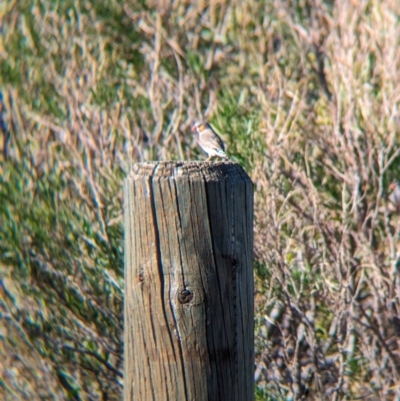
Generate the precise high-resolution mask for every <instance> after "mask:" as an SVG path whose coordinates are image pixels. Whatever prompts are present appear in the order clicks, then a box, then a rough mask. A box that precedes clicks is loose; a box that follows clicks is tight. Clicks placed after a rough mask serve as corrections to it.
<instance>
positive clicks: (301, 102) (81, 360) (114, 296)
mask: <svg viewBox="0 0 400 401" xmlns="http://www.w3.org/2000/svg"><path fill="white" fill-rule="evenodd" d="M399 18H400V2H398V0H386V1H378V0H365V1H357V0H353V1H334V0H325V1H323V0H230V1H228V0H213V1H210V2H206V1H202V0H199V1H185V0H176V1H169V0H160V1H147V2H146V1H144V0H142V1H138V0H127V1H125V0H124V1H123V0H105V1H103V2H100V1H96V2H94V1H79V0H78V1H77V0H74V1H72V0H54V1H52V0H4V1H3V2H2V3H1V5H0V29H1V37H0V85H1V98H0V132H1V133H0V136H1V141H0V147H1V155H0V160H1V164H0V169H1V170H0V171H1V174H0V255H1V259H0V278H1V281H0V312H1V323H0V360H2V363H1V365H0V372H1V378H0V397H1V398H2V399H4V400H21V399H30V400H32V401H33V400H66V399H72V400H117V399H120V397H121V390H122V350H123V344H122V337H121V333H122V314H121V313H122V305H123V259H122V257H123V249H122V239H123V227H122V222H121V197H122V193H121V181H122V180H123V178H124V177H125V176H126V174H127V173H128V171H129V166H130V165H131V163H132V162H137V161H143V160H167V159H184V160H193V159H201V158H203V155H202V154H201V152H200V151H199V150H198V147H197V145H196V141H195V139H194V138H193V137H192V135H191V133H190V129H189V128H190V124H191V123H192V121H193V120H195V119H198V118H199V117H206V118H209V119H210V120H211V122H212V123H213V124H214V126H215V127H216V128H217V129H218V130H219V132H220V133H221V135H222V137H223V138H224V140H225V141H226V143H227V145H228V152H229V154H230V155H231V156H232V158H233V159H234V160H236V161H238V162H239V163H241V164H242V165H243V167H244V168H245V169H246V170H247V172H248V173H249V174H250V175H251V177H252V179H253V182H254V183H255V186H256V192H255V199H256V216H255V217H256V220H255V241H256V245H255V255H256V261H255V269H256V281H257V284H256V305H257V311H256V339H257V340H256V354H257V355H256V369H255V377H256V398H257V400H286V399H288V400H289V399H295V400H300V399H310V400H325V399H326V400H339V399H347V400H355V399H368V400H395V399H399V397H400V387H399V376H400V358H399V350H400V337H399V336H400V302H399V295H400V292H399V291H400V277H399V273H400V256H399V254H400V253H399V220H398V215H397V214H396V213H394V212H393V210H392V209H393V207H392V205H391V204H390V202H389V201H388V185H389V183H390V182H391V181H393V180H394V179H396V178H399V177H400V157H399V154H400V150H399V144H400V135H399V128H400V114H399V110H398V108H399V98H400V74H399V67H400V43H399V40H400V39H399V38H400V21H399Z"/></svg>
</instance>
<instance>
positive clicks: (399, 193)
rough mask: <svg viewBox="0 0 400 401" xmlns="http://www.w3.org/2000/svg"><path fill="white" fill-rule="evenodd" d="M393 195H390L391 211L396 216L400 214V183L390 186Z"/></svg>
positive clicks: (396, 182)
mask: <svg viewBox="0 0 400 401" xmlns="http://www.w3.org/2000/svg"><path fill="white" fill-rule="evenodd" d="M389 189H390V190H391V193H390V195H389V202H390V204H391V205H390V211H391V212H392V213H395V214H400V183H399V182H398V181H394V182H392V183H391V184H390V185H389Z"/></svg>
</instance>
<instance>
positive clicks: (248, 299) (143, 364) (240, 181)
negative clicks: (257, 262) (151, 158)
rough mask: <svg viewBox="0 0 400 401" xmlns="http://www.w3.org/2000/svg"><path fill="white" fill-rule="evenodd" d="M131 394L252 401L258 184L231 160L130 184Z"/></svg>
mask: <svg viewBox="0 0 400 401" xmlns="http://www.w3.org/2000/svg"><path fill="white" fill-rule="evenodd" d="M124 215H125V334H124V336H125V362H124V363H125V367H124V369H125V371H124V382H125V386H124V387H125V389H124V400H125V401H142V400H143V401H150V400H157V401H164V400H173V401H181V400H182V401H184V400H191V401H205V400H216V401H217V400H221V401H225V400H226V401H228V400H229V401H235V400H237V401H250V400H253V397H254V395H253V393H254V388H253V365H254V322H253V320H254V316H253V306H254V302H253V269H252V258H253V255H252V252H253V185H252V183H251V180H250V178H249V177H248V176H247V174H246V173H245V172H244V170H243V169H242V168H241V167H240V166H239V165H238V164H235V163H232V162H229V161H228V162H216V163H201V162H160V163H158V162H154V163H140V164H136V165H134V167H133V170H132V173H131V174H130V176H129V177H128V178H127V179H126V180H125V182H124Z"/></svg>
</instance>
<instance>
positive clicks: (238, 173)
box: [129, 161, 251, 183]
mask: <svg viewBox="0 0 400 401" xmlns="http://www.w3.org/2000/svg"><path fill="white" fill-rule="evenodd" d="M135 176H136V177H138V176H145V177H175V178H179V177H181V178H190V179H194V180H195V179H196V178H198V179H200V180H206V181H220V180H224V179H226V180H230V181H232V182H248V183H251V179H250V177H249V176H248V175H247V173H246V172H245V171H244V170H243V168H242V167H241V166H240V165H239V164H237V163H234V162H232V161H223V162H209V163H206V162H195V161H188V162H186V161H176V162H173V161H166V162H144V163H136V164H134V165H133V167H132V171H131V173H130V175H129V177H130V178H135Z"/></svg>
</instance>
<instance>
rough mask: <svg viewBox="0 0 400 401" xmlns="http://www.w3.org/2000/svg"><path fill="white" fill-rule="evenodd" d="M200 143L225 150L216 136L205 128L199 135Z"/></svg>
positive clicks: (212, 131)
mask: <svg viewBox="0 0 400 401" xmlns="http://www.w3.org/2000/svg"><path fill="white" fill-rule="evenodd" d="M201 141H202V142H206V143H207V144H208V145H211V146H213V147H215V148H218V149H222V150H225V145H224V143H223V142H222V139H221V138H220V137H219V136H218V135H217V133H216V132H215V131H214V130H212V129H210V128H207V129H205V130H204V131H203V132H202V133H201Z"/></svg>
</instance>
